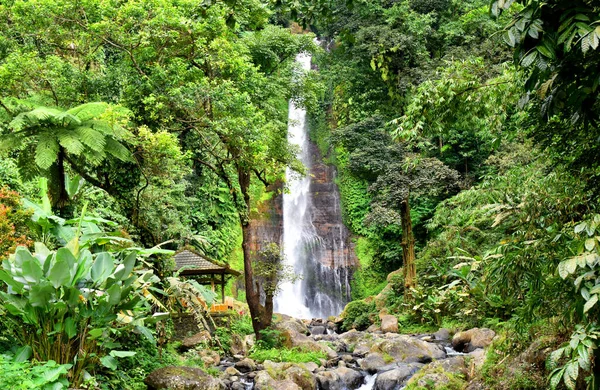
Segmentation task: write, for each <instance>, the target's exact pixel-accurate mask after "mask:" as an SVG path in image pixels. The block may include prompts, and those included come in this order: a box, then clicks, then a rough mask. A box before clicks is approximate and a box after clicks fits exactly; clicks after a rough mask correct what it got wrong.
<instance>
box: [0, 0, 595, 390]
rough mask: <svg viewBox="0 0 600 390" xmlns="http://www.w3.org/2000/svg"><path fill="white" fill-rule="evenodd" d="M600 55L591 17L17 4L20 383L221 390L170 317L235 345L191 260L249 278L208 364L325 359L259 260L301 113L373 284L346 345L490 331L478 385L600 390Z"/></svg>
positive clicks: (13, 380) (4, 8)
mask: <svg viewBox="0 0 600 390" xmlns="http://www.w3.org/2000/svg"><path fill="white" fill-rule="evenodd" d="M315 37H317V38H318V40H314V38H315ZM599 43H600V7H599V6H598V5H597V4H596V2H594V1H592V0H575V1H566V0H551V1H546V2H544V1H540V0H528V1H525V0H516V1H511V0H496V1H490V0H467V1H457V0H346V1H328V0H317V1H304V0H294V1H279V0H278V1H273V2H268V1H264V0H224V1H211V0H204V1H199V0H135V1H127V2H120V1H94V0H82V1H77V2H74V1H69V0H33V1H32V0H29V1H25V0H5V1H2V2H0V260H1V261H2V267H1V269H0V281H1V283H0V388H9V389H13V388H14V389H30V388H52V389H60V388H67V387H69V386H73V387H78V388H88V389H94V388H103V389H120V388H128V389H129V388H132V389H145V388H146V387H145V385H144V384H143V380H144V378H145V377H146V376H147V375H148V374H149V373H150V372H151V371H153V370H154V369H156V368H158V367H161V366H166V365H193V366H196V367H201V368H206V369H207V371H208V372H209V373H211V374H214V375H218V372H214V371H216V370H214V369H212V370H213V371H211V369H210V368H209V367H208V366H207V364H206V361H203V360H201V359H199V358H197V357H195V356H194V355H192V354H183V355H181V353H180V352H179V351H178V350H177V347H178V344H177V343H174V342H171V341H170V337H171V336H172V334H173V322H172V319H171V317H173V316H170V315H169V314H170V313H183V312H188V313H189V312H191V313H192V314H193V315H194V316H195V318H196V319H197V320H198V322H200V323H203V324H204V325H206V327H211V328H212V327H214V324H207V322H210V321H211V320H210V317H209V316H208V315H207V312H206V311H207V309H206V307H207V304H208V305H210V304H211V303H212V301H213V300H214V299H215V296H214V293H212V292H211V291H210V290H209V289H207V288H206V287H203V286H201V285H199V284H197V283H196V282H194V281H193V280H189V279H184V278H181V277H179V275H178V274H176V273H175V274H173V271H172V266H173V264H172V260H171V255H172V254H173V252H174V251H176V250H179V249H181V248H190V249H193V250H194V251H196V252H197V253H200V254H202V255H204V256H207V257H209V258H211V259H215V260H216V261H218V262H220V263H223V264H229V265H230V266H231V267H232V268H235V269H237V270H240V271H242V272H243V276H242V277H241V278H240V279H239V280H234V281H231V282H230V283H229V284H228V287H227V292H228V294H229V295H232V294H236V297H237V299H238V300H239V301H242V302H244V301H245V302H246V303H247V306H246V307H247V309H245V308H244V309H241V310H239V312H240V313H241V314H238V315H235V316H234V317H233V318H232V320H231V322H230V323H228V324H226V325H225V326H217V329H216V331H215V332H214V335H213V342H212V344H211V346H210V347H211V348H213V349H214V350H216V351H218V352H219V353H229V352H231V350H232V345H234V344H235V343H236V340H237V339H239V338H241V337H244V336H245V335H249V334H252V333H254V334H255V335H256V338H257V342H256V345H255V346H254V347H253V351H252V353H253V356H254V358H255V359H256V360H258V361H263V360H267V359H270V360H274V359H279V361H305V362H308V361H319V358H322V357H323V356H321V355H320V354H319V353H315V352H314V351H313V352H309V351H301V350H297V349H290V348H286V347H284V346H282V345H281V342H280V340H279V338H278V334H277V332H278V331H276V330H273V329H272V327H271V322H272V318H273V312H272V311H273V307H272V301H271V304H269V299H267V301H266V302H265V301H264V299H261V295H262V296H263V298H264V295H265V293H266V295H267V297H268V296H271V298H272V295H273V293H274V292H276V285H277V282H276V281H275V280H276V279H277V275H278V274H281V271H282V270H281V268H280V267H278V266H277V265H276V264H277V263H278V262H279V261H280V260H281V259H280V258H279V256H278V255H277V253H275V252H276V250H274V251H273V252H271V253H260V254H255V253H252V252H251V250H250V247H249V245H248V241H249V234H250V233H249V223H250V219H251V218H252V216H253V215H256V214H257V213H259V209H260V207H259V205H260V204H261V202H264V201H265V200H268V199H270V198H271V197H272V196H273V195H274V194H276V193H277V192H278V191H281V188H282V185H281V183H282V182H284V181H285V169H286V167H290V168H292V169H294V170H296V171H298V172H300V173H303V172H304V167H303V166H302V164H300V163H299V161H298V160H297V158H296V152H297V150H296V149H295V148H294V147H292V146H290V145H289V144H288V140H287V135H286V134H287V133H286V132H287V125H288V123H287V114H288V101H289V100H290V99H291V100H293V101H294V102H296V104H298V105H301V106H302V107H305V108H306V109H307V111H308V113H309V117H310V133H311V134H310V135H311V139H312V140H313V141H314V142H315V143H316V144H317V145H318V146H319V149H320V150H321V152H322V154H323V156H325V157H324V158H325V159H326V160H327V162H328V163H330V164H333V165H335V167H336V168H337V172H338V175H337V185H338V186H339V189H340V193H341V198H342V199H341V203H342V204H341V206H342V209H343V212H344V222H345V223H346V225H347V226H348V228H349V229H350V231H351V232H352V234H353V237H354V238H353V240H354V246H355V248H354V249H355V251H356V254H357V256H358V258H359V260H360V263H361V267H360V268H359V269H357V270H356V272H355V273H354V278H353V282H352V294H353V296H352V302H351V303H350V304H349V305H348V306H347V307H346V310H345V311H344V313H343V314H342V317H343V318H342V319H341V323H342V327H343V328H345V330H347V329H350V328H356V329H366V328H367V327H369V326H370V325H372V324H374V323H378V322H379V321H380V319H379V316H378V314H379V313H380V312H382V311H385V312H386V313H389V314H392V315H394V316H396V317H397V318H398V321H399V325H400V331H401V332H405V333H413V332H414V333H418V332H427V331H435V330H437V329H438V328H440V327H447V328H450V329H465V328H467V327H473V326H478V327H488V328H492V329H494V330H495V331H496V332H497V333H498V334H499V336H498V337H497V338H496V339H495V341H494V343H493V344H492V346H491V347H490V348H489V350H488V352H487V357H486V363H485V365H484V367H483V370H482V372H481V373H480V374H479V376H478V378H477V381H478V382H479V383H480V385H481V386H483V387H482V388H493V389H509V388H512V389H540V388H568V389H584V388H594V389H596V388H600V383H599V378H598V377H597V376H598V374H597V371H598V367H600V351H599V350H598V345H597V343H598V338H599V337H600V325H599V324H598V319H599V316H600V304H599V303H598V298H599V294H600V233H598V232H597V230H600V213H598V207H597V204H598V200H599V197H600V190H599V189H600V187H599V184H600V148H599V146H598V145H600V143H599V139H600V138H599V137H600V130H599V129H600V123H599V120H600V102H599V101H598V98H599V91H598V87H599V84H600V49H599V48H598V46H599ZM300 52H310V53H312V55H313V65H314V66H313V69H312V70H311V71H309V72H307V73H305V74H304V75H303V77H294V75H295V74H296V73H297V71H298V70H297V65H296V64H295V62H294V58H295V56H296V55H297V54H298V53H300ZM264 263H267V265H268V266H267V267H265V266H264ZM261 264H262V265H263V266H261ZM273 264H275V265H274V266H273ZM265 270H266V271H265ZM238 290H239V291H238ZM524 351H529V352H530V353H533V354H536V356H538V357H539V356H541V357H539V358H536V359H535V362H534V363H532V362H531V361H524V360H523V358H522V356H523V355H522V354H521V352H524ZM532 351H533V352H532ZM465 386H466V385H465ZM460 388H462V387H460Z"/></svg>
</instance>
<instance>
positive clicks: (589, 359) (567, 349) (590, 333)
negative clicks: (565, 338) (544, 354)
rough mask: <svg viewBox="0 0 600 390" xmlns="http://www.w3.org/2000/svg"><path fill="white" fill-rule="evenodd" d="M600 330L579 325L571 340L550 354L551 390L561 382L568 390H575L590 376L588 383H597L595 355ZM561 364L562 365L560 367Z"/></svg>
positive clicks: (592, 326)
mask: <svg viewBox="0 0 600 390" xmlns="http://www.w3.org/2000/svg"><path fill="white" fill-rule="evenodd" d="M599 337H600V329H598V328H597V327H596V326H595V325H591V326H590V325H588V326H586V327H583V326H581V325H578V326H577V327H576V328H575V332H574V333H573V334H572V335H571V340H570V341H569V342H568V343H566V344H565V345H564V346H562V347H560V348H558V349H557V350H555V351H554V352H552V353H551V354H550V356H549V357H548V361H547V366H548V369H549V370H552V373H551V374H550V388H551V389H556V388H557V387H558V386H559V384H560V383H561V382H563V383H564V384H565V386H566V387H567V389H569V390H574V389H575V388H576V387H577V383H578V381H579V382H581V380H582V378H583V375H581V376H580V374H588V375H589V376H588V378H586V381H587V382H589V381H595V380H596V379H597V378H596V375H595V374H594V372H595V371H594V354H595V353H596V349H597V348H598V347H597V340H598V338H599ZM559 363H562V365H561V366H560V367H558V366H559Z"/></svg>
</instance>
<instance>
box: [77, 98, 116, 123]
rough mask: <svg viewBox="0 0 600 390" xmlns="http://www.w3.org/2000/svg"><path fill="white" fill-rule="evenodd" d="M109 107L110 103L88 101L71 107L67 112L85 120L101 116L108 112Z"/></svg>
mask: <svg viewBox="0 0 600 390" xmlns="http://www.w3.org/2000/svg"><path fill="white" fill-rule="evenodd" d="M108 107H109V105H108V104H107V103H103V102H95V103H86V104H82V105H80V106H77V107H73V108H71V109H70V110H68V111H67V113H68V114H71V115H74V116H76V117H77V118H79V120H80V121H82V122H85V121H89V120H91V119H95V118H98V117H100V116H101V115H102V114H104V113H105V112H106V109H107V108H108Z"/></svg>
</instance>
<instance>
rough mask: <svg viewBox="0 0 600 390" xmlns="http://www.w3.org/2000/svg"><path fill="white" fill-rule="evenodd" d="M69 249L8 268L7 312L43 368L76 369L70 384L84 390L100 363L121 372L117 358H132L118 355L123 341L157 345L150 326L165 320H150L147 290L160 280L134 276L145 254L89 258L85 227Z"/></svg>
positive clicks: (18, 255) (27, 256) (1, 297)
mask: <svg viewBox="0 0 600 390" xmlns="http://www.w3.org/2000/svg"><path fill="white" fill-rule="evenodd" d="M84 221H85V219H84V218H83V217H82V218H81V219H80V221H79V227H78V229H77V232H76V234H75V236H74V237H73V239H72V240H71V241H70V242H69V243H68V244H67V245H65V246H62V247H60V248H58V249H57V250H55V251H50V250H49V249H48V248H47V247H46V246H45V245H44V244H42V243H36V244H35V252H34V253H33V254H32V253H31V252H30V251H29V250H28V249H27V248H25V247H18V248H17V250H16V252H15V253H14V254H13V255H11V256H10V257H9V258H8V259H7V260H4V261H3V263H2V270H0V280H1V281H2V282H3V283H4V284H5V285H6V286H7V290H6V291H0V307H1V308H2V309H3V311H5V316H6V319H7V320H9V321H11V322H12V323H13V324H14V325H15V329H18V331H17V332H16V335H17V338H18V340H17V341H18V342H19V343H20V344H21V345H23V346H24V348H26V349H28V350H29V351H30V352H31V353H32V355H33V357H34V358H35V359H37V360H39V361H49V360H53V361H56V362H57V363H59V364H72V365H73V367H72V370H71V373H70V378H71V381H72V383H73V384H74V385H75V386H77V385H79V384H81V383H82V381H83V379H84V376H85V375H87V374H86V372H90V371H93V369H94V367H95V366H97V364H98V363H101V364H102V365H104V366H106V367H108V368H110V369H115V368H116V365H117V362H116V360H115V358H116V357H125V356H131V355H132V354H133V353H132V352H128V351H120V350H118V348H119V346H120V344H119V343H118V341H117V337H118V336H119V335H120V334H123V333H124V332H131V331H133V332H135V333H138V334H141V335H144V336H145V337H147V338H148V339H151V340H154V339H153V336H152V333H151V332H150V330H149V329H148V328H147V327H146V325H148V324H150V323H153V322H155V321H156V320H158V319H160V318H161V316H160V315H150V316H149V313H150V304H149V303H148V302H147V301H146V299H145V296H146V295H147V290H148V288H149V287H150V286H151V285H152V284H153V283H155V282H157V280H158V279H157V277H156V276H154V275H153V273H152V271H147V270H140V271H134V268H135V266H136V262H137V258H138V251H137V250H135V249H133V250H128V251H118V252H106V251H102V252H97V253H93V252H92V251H90V249H93V248H91V247H92V245H90V243H91V241H85V240H81V239H80V234H81V230H82V229H81V226H82V224H84V223H85V222H84Z"/></svg>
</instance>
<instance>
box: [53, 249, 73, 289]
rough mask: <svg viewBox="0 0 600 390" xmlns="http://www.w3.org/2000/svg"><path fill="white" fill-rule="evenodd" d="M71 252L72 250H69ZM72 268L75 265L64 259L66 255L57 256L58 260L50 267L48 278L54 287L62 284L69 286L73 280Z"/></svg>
mask: <svg viewBox="0 0 600 390" xmlns="http://www.w3.org/2000/svg"><path fill="white" fill-rule="evenodd" d="M61 249H62V248H61ZM69 253H70V252H69ZM71 270H73V266H69V264H68V262H67V261H66V260H65V259H64V257H60V258H59V257H58V256H57V258H56V262H55V263H54V265H53V266H52V268H51V269H50V273H49V274H48V280H49V281H50V283H52V285H53V286H54V288H59V287H61V286H65V287H66V286H68V285H69V284H70V282H71Z"/></svg>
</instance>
